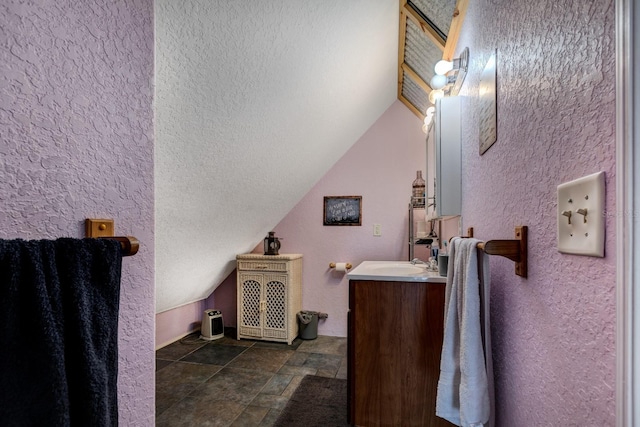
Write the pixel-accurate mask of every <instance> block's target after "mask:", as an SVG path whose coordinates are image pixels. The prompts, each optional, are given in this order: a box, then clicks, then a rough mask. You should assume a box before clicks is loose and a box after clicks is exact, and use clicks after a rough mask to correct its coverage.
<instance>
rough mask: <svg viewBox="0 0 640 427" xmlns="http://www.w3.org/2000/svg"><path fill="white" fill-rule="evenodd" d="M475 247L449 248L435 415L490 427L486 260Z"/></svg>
mask: <svg viewBox="0 0 640 427" xmlns="http://www.w3.org/2000/svg"><path fill="white" fill-rule="evenodd" d="M478 243H479V240H476V239H461V238H454V239H453V240H452V241H451V244H450V246H449V248H450V249H449V269H448V272H447V273H448V274H447V285H446V291H445V292H446V295H445V316H444V341H443V343H442V357H441V360H440V379H439V381H438V394H437V399H436V415H438V416H439V417H441V418H444V419H446V420H448V421H450V422H452V423H454V424H455V425H458V426H463V427H479V426H490V427H491V426H493V369H492V363H493V362H492V360H491V336H490V329H489V310H488V307H489V260H488V257H487V256H485V255H484V253H483V252H482V251H479V250H477V249H476V245H477V244H478ZM479 261H480V262H479ZM480 278H482V280H480ZM483 341H484V345H483Z"/></svg>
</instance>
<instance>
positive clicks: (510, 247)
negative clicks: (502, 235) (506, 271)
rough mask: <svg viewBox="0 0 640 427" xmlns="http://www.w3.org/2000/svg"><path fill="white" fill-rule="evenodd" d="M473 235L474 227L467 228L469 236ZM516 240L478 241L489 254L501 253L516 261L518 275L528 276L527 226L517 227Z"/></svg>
mask: <svg viewBox="0 0 640 427" xmlns="http://www.w3.org/2000/svg"><path fill="white" fill-rule="evenodd" d="M462 237H473V227H469V228H468V229H467V236H462ZM515 237H516V238H515V239H514V240H489V241H487V242H481V243H478V249H480V250H482V251H484V253H486V254H489V255H499V256H502V257H505V258H508V259H510V260H511V261H514V262H515V263H516V275H518V276H521V277H527V243H528V242H527V226H526V225H520V226H517V227H516V229H515Z"/></svg>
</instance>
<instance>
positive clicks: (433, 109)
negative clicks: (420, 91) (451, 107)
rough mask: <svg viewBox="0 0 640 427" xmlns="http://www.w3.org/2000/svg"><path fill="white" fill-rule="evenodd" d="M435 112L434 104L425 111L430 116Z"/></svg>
mask: <svg viewBox="0 0 640 427" xmlns="http://www.w3.org/2000/svg"><path fill="white" fill-rule="evenodd" d="M435 112H436V107H434V106H433V105H432V106H431V107H429V108H427V111H425V114H426V115H427V116H428V115H430V114H431V115H433V114H435Z"/></svg>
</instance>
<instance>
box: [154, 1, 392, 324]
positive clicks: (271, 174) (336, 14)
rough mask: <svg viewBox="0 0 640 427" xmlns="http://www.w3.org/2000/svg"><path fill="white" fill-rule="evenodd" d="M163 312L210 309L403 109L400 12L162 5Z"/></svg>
mask: <svg viewBox="0 0 640 427" xmlns="http://www.w3.org/2000/svg"><path fill="white" fill-rule="evenodd" d="M155 19H156V29H155V31H156V33H155V35H156V82H155V83H156V97H155V110H156V119H155V129H156V145H155V185H156V190H155V191H156V198H155V200H156V213H155V223H156V228H155V230H156V236H155V238H156V309H157V311H158V312H161V311H166V310H168V309H171V308H174V307H178V306H181V305H184V304H187V303H190V302H193V301H197V300H200V299H203V298H206V297H207V296H209V295H210V293H211V292H212V291H213V290H214V289H215V288H216V287H217V286H218V285H219V284H220V283H221V282H222V281H223V280H224V279H225V278H226V277H227V276H228V275H229V274H230V273H231V272H232V271H233V269H234V267H235V262H234V260H235V256H236V254H238V253H243V252H247V251H250V250H252V249H253V247H254V246H255V245H256V244H257V243H258V242H260V241H261V240H262V238H263V237H264V236H265V234H266V232H267V231H268V230H270V229H271V228H272V227H274V226H275V225H276V224H277V223H278V222H279V221H280V220H281V219H282V218H283V217H284V216H285V215H286V214H287V213H288V212H289V210H291V209H292V208H293V207H294V206H295V204H296V203H297V202H298V201H299V200H300V199H301V198H302V197H303V196H304V195H305V194H306V193H307V192H308V191H309V190H310V189H311V187H312V186H313V185H314V184H315V183H316V182H317V181H318V180H319V179H320V178H321V177H322V176H323V175H324V174H325V172H326V171H327V170H329V169H330V168H331V166H332V165H333V164H334V163H335V162H336V161H337V160H338V159H339V158H340V157H341V156H342V155H343V154H344V153H345V152H346V151H347V150H348V149H349V148H350V147H351V146H352V145H353V144H354V143H355V142H356V141H357V140H358V139H359V137H360V136H361V135H362V134H363V133H364V132H365V131H366V130H367V129H368V128H369V127H370V126H371V125H372V124H373V123H374V122H375V121H376V120H377V119H378V117H380V115H382V113H383V112H384V111H385V110H386V109H387V108H388V107H389V106H390V105H391V104H392V103H393V102H394V100H395V99H396V98H397V96H398V93H397V82H398V57H399V55H398V46H399V44H398V34H399V27H398V23H399V22H400V15H399V4H398V0H350V1H343V0H322V1H317V0H299V1H295V2H291V1H284V0H270V1H262V0H234V1H232V2H231V1H228V0H186V1H174V0H157V1H156V2H155Z"/></svg>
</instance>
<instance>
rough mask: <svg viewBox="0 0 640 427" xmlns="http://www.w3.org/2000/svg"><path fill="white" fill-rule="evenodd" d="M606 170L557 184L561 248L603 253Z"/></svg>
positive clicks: (589, 253) (563, 250) (584, 253)
mask: <svg viewBox="0 0 640 427" xmlns="http://www.w3.org/2000/svg"><path fill="white" fill-rule="evenodd" d="M604 198H605V192H604V172H598V173H594V174H592V175H588V176H585V177H582V178H578V179H576V180H574V181H571V182H566V183H564V184H560V185H558V251H560V252H562V253H565V254H576V255H587V256H596V257H603V256H604V223H605V221H604Z"/></svg>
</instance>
